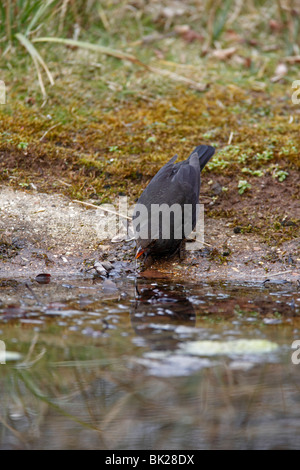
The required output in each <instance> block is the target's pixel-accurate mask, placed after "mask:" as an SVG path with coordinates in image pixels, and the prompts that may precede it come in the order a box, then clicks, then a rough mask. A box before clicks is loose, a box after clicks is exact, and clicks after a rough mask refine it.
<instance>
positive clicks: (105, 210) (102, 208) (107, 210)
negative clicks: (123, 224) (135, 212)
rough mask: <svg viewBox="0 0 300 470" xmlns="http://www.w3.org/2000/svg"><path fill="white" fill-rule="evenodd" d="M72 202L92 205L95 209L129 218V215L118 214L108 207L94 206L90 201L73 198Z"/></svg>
mask: <svg viewBox="0 0 300 470" xmlns="http://www.w3.org/2000/svg"><path fill="white" fill-rule="evenodd" d="M73 202H78V204H83V205H84V206H88V207H94V208H95V209H100V210H101V211H103V212H108V213H109V214H113V215H117V216H119V217H122V218H123V219H127V220H131V217H128V216H127V215H123V214H120V213H119V212H115V211H111V210H110V209H105V208H104V207H101V206H96V205H95V204H91V203H90V202H83V201H78V200H77V199H73Z"/></svg>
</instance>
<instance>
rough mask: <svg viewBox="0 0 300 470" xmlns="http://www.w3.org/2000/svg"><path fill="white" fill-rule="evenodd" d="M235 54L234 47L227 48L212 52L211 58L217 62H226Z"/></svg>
mask: <svg viewBox="0 0 300 470" xmlns="http://www.w3.org/2000/svg"><path fill="white" fill-rule="evenodd" d="M235 52H236V47H229V48H228V49H216V50H214V51H213V52H212V56H213V57H215V58H216V59H219V60H227V59H230V57H232V56H233V54H234V53H235Z"/></svg>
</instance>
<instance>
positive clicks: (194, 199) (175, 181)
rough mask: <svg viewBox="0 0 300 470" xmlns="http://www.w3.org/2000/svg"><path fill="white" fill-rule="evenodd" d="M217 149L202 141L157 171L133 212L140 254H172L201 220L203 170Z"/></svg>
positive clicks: (138, 253) (156, 255)
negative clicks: (187, 153) (199, 205)
mask: <svg viewBox="0 0 300 470" xmlns="http://www.w3.org/2000/svg"><path fill="white" fill-rule="evenodd" d="M214 152H215V149H214V148H213V147H211V146H208V145H199V146H198V147H196V148H195V150H194V151H193V152H192V153H191V155H190V156H189V157H188V158H187V159H186V160H184V161H182V162H178V163H175V161H176V160H177V158H178V156H177V155H175V156H174V157H173V158H171V160H170V161H169V162H168V163H166V164H165V165H164V166H163V167H162V168H161V169H160V170H159V171H158V173H156V175H155V176H154V178H153V179H152V180H151V181H150V183H149V184H148V186H147V187H146V189H145V190H144V191H143V193H142V194H141V196H140V198H139V199H138V201H137V204H136V206H135V208H134V212H133V217H132V219H133V226H134V231H135V238H136V241H137V248H138V250H137V254H136V257H137V258H138V257H139V256H141V255H142V254H143V253H145V254H146V256H148V255H151V256H153V257H158V256H166V255H171V254H173V253H175V252H176V250H177V249H178V248H179V246H180V244H181V242H182V240H184V239H185V238H186V237H188V236H189V235H190V233H191V232H192V231H193V230H194V228H195V226H196V222H197V204H198V203H199V193H200V184H201V179H200V174H201V171H202V170H203V168H204V167H205V165H206V164H207V162H208V161H209V160H210V158H211V157H212V156H213V154H214Z"/></svg>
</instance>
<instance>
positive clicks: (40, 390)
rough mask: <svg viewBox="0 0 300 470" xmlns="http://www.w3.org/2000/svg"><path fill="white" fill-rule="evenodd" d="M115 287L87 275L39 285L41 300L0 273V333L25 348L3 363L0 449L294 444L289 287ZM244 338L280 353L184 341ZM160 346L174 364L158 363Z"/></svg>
mask: <svg viewBox="0 0 300 470" xmlns="http://www.w3.org/2000/svg"><path fill="white" fill-rule="evenodd" d="M117 288H118V290H117V291H114V292H113V293H110V294H109V295H108V294H105V293H104V292H103V291H102V290H101V286H100V287H99V284H97V283H96V284H95V283H94V282H93V280H91V279H88V278H87V279H66V280H64V281H63V282H50V283H49V284H41V285H38V286H35V285H34V286H33V287H32V289H33V290H34V294H35V296H36V298H38V299H39V303H38V304H37V301H36V299H35V298H34V296H33V295H31V293H30V292H29V291H28V289H26V288H25V287H24V284H23V283H14V284H13V285H10V284H6V283H4V284H1V282H0V299H1V300H0V320H1V322H0V332H1V334H0V339H1V340H2V341H4V342H5V344H6V349H7V351H12V352H18V353H21V354H22V359H21V360H19V361H17V362H12V363H9V362H7V364H5V365H0V390H1V410H0V429H1V434H0V436H1V437H0V448H1V449H30V448H34V449H116V450H117V449H166V448H168V449H226V448H233V449H252V448H253V449H255V448H262V449H271V448H280V449H282V448H289V449H293V448H294V449H297V448H299V446H300V433H299V422H300V408H299V396H300V395H299V393H300V374H299V367H300V366H299V365H298V366H297V365H294V364H292V362H291V344H292V342H293V341H294V340H297V339H300V322H299V315H300V312H299V303H300V299H299V291H297V287H296V286H293V285H290V286H286V285H284V286H281V285H277V284H274V285H269V286H268V287H265V286H241V285H230V284H203V285H201V286H177V285H176V286H174V285H172V284H169V285H166V284H159V283H152V284H146V283H145V284H144V285H141V286H140V291H141V292H140V293H141V297H140V298H138V299H137V300H136V301H134V286H133V283H132V282H130V281H126V280H124V281H123V280H120V282H119V283H117ZM8 305H14V307H11V308H9V307H8ZM12 309H15V310H12ZM12 313H14V315H12ZM196 319H197V321H196ZM239 338H248V339H252V338H253V339H267V340H270V341H274V342H275V343H277V344H278V345H279V352H277V353H276V354H274V355H272V354H271V355H268V354H267V355H263V356H260V357H258V358H254V357H251V356H250V355H245V356H238V357H230V356H226V355H224V356H221V357H218V358H196V359H195V358H191V357H190V356H188V355H184V354H183V353H181V352H180V351H181V349H180V345H182V344H184V343H185V342H186V341H193V340H202V339H204V340H216V341H218V340H220V341H227V340H232V339H239ZM179 352H180V353H179ZM151 354H152V357H153V355H154V356H155V361H156V367H157V368H156V369H153V368H152V370H151V373H149V367H148V366H147V360H149V355H150V356H151ZM167 354H170V356H168V357H171V358H176V361H177V362H178V364H177V366H178V367H177V371H176V372H177V374H174V375H172V374H171V373H170V374H169V375H167V374H166V375H163V374H161V373H160V372H161V370H162V369H163V367H166V355H167ZM191 359H193V360H198V361H202V360H206V361H207V363H206V366H205V367H199V368H198V369H197V370H194V369H193V367H191V364H192V362H190V360H191ZM143 361H144V362H143ZM167 366H168V367H169V369H168V370H169V371H171V372H172V371H173V369H172V367H173V366H174V364H173V366H172V367H171V366H170V364H169V363H167ZM200 366H201V364H200ZM153 370H154V372H153ZM155 370H156V371H157V374H156V373H155Z"/></svg>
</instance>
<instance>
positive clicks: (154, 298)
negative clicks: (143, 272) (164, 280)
mask: <svg viewBox="0 0 300 470" xmlns="http://www.w3.org/2000/svg"><path fill="white" fill-rule="evenodd" d="M130 318H131V324H132V326H133V328H134V331H135V333H136V334H137V335H139V336H142V337H143V338H144V339H145V340H146V342H147V345H148V346H149V347H150V348H151V349H154V350H165V349H174V348H175V347H176V345H177V343H178V340H177V339H176V338H175V337H174V327H176V326H179V325H183V326H187V327H193V326H195V324H196V314H195V308H194V306H193V304H192V302H190V301H189V300H188V299H187V298H186V297H185V296H184V295H181V294H180V293H178V292H176V293H174V292H172V291H171V290H170V287H163V286H161V287H159V286H158V285H156V286H155V287H151V288H149V287H147V286H146V287H145V286H144V287H143V286H142V287H140V289H139V296H138V297H137V299H136V302H135V304H134V307H133V308H132V310H131V312H130Z"/></svg>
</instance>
